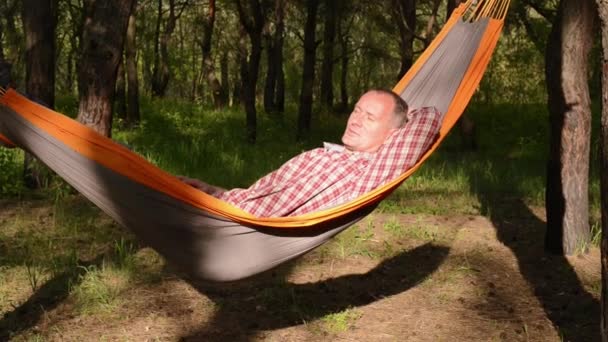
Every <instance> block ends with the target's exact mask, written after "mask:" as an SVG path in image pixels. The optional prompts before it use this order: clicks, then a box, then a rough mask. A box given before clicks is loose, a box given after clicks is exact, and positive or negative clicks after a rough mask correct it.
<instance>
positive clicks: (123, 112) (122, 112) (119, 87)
mask: <svg viewBox="0 0 608 342" xmlns="http://www.w3.org/2000/svg"><path fill="white" fill-rule="evenodd" d="M115 102H116V109H115V112H116V117H117V118H119V119H121V120H123V122H124V121H126V119H127V85H126V80H125V63H124V58H121V59H120V62H119V63H118V71H117V72H116V96H115Z"/></svg>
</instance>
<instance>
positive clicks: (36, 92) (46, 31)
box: [21, 0, 57, 188]
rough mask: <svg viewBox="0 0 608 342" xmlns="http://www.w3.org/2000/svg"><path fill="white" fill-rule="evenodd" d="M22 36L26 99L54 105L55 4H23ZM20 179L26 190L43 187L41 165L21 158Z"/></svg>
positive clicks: (49, 0)
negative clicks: (22, 160)
mask: <svg viewBox="0 0 608 342" xmlns="http://www.w3.org/2000/svg"><path fill="white" fill-rule="evenodd" d="M21 19H22V20H23V28H24V32H25V54H26V57H25V70H26V71H25V89H26V93H27V94H28V96H29V97H30V98H32V99H34V100H35V101H37V102H40V103H42V104H43V105H45V106H47V107H49V108H53V107H54V105H55V28H56V23H57V2H56V1H55V0H45V1H35V0H24V1H23V8H22V12H21ZM23 178H24V181H25V184H26V185H27V186H28V187H30V188H40V187H41V186H44V185H45V183H46V178H47V177H46V176H45V172H44V171H43V169H42V165H41V164H39V163H38V162H37V161H35V159H34V157H33V156H32V155H30V154H29V153H26V154H25V159H24V163H23Z"/></svg>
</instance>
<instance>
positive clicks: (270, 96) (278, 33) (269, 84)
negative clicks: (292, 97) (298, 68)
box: [264, 0, 285, 113]
mask: <svg viewBox="0 0 608 342" xmlns="http://www.w3.org/2000/svg"><path fill="white" fill-rule="evenodd" d="M284 18H285V0H277V1H275V9H274V32H270V29H268V30H267V32H266V33H265V34H264V39H265V41H266V46H267V50H266V56H267V61H268V63H267V72H266V84H265V86H264V110H265V111H266V112H267V113H272V112H283V108H284V104H283V103H281V105H280V108H278V107H279V106H278V105H277V101H278V100H279V97H282V96H283V95H279V94H278V91H279V83H284V79H282V80H279V78H283V77H284V75H283V40H284V35H285V22H284ZM281 91H283V92H284V91H285V90H284V87H283V88H281ZM281 101H283V100H281Z"/></svg>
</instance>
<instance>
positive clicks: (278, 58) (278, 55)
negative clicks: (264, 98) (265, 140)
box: [273, 0, 285, 113]
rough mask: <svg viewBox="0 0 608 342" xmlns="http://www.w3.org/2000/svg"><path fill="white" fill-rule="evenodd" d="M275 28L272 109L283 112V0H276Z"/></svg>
mask: <svg viewBox="0 0 608 342" xmlns="http://www.w3.org/2000/svg"><path fill="white" fill-rule="evenodd" d="M276 4H277V6H280V9H278V8H277V11H276V14H277V16H276V20H277V22H276V26H277V27H276V30H275V32H274V46H273V47H274V50H273V51H274V56H275V58H274V64H275V65H276V71H277V74H276V88H275V91H274V109H275V110H276V111H277V112H278V113H283V112H285V73H284V72H283V45H284V41H285V0H277V2H276Z"/></svg>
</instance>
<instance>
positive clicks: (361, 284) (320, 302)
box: [181, 243, 449, 341]
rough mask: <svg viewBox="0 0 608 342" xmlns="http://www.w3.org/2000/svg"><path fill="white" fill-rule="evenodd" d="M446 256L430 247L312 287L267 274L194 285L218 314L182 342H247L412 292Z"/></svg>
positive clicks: (443, 248)
mask: <svg viewBox="0 0 608 342" xmlns="http://www.w3.org/2000/svg"><path fill="white" fill-rule="evenodd" d="M448 252H449V248H446V247H443V246H436V245H433V244H430V243H428V244H425V245H422V246H420V247H417V248H415V249H413V250H408V251H406V252H403V253H401V254H398V255H396V256H394V257H392V258H390V259H387V260H385V261H384V262H382V263H381V264H379V265H378V266H377V267H376V268H374V269H372V270H371V271H369V272H367V273H365V274H353V275H346V276H341V277H337V278H332V279H328V280H323V281H319V282H314V283H306V284H293V283H289V282H287V281H285V280H284V278H283V277H282V276H281V275H277V274H276V273H275V274H274V275H273V274H272V273H269V274H265V275H262V276H261V277H260V278H256V279H253V280H250V281H247V282H246V283H245V284H236V285H235V286H233V285H232V284H227V285H225V286H224V285H217V286H216V285H213V286H210V285H206V284H192V285H193V286H194V287H195V288H197V289H198V290H199V292H201V293H202V294H204V295H205V296H208V297H209V298H210V299H212V300H213V301H214V302H215V303H216V304H217V306H218V309H217V311H216V312H215V314H214V316H213V318H212V319H210V320H209V321H208V323H207V324H206V325H205V326H203V327H201V328H200V329H199V330H198V331H196V332H194V333H192V334H189V335H187V336H183V337H182V338H181V340H182V341H208V340H219V339H221V340H229V341H248V340H253V339H255V338H256V335H257V334H258V332H260V331H264V330H273V329H279V328H284V327H289V326H294V325H299V324H302V323H305V322H308V321H311V320H314V319H317V318H320V317H323V316H326V315H328V314H331V313H336V312H341V311H343V310H346V309H348V308H353V307H359V306H363V305H367V304H370V303H373V302H375V301H378V300H380V299H382V298H384V297H388V296H392V295H396V294H399V293H402V292H404V291H407V290H408V289H410V288H412V287H414V286H416V285H417V284H419V283H420V282H422V281H423V280H424V279H426V278H427V277H428V276H429V275H430V274H432V273H433V272H434V271H435V270H436V269H437V268H438V267H439V266H440V265H441V263H442V262H443V261H444V260H445V258H446V257H447V256H448ZM422 260H424V262H422ZM279 273H280V272H279ZM273 277H274V278H278V279H280V280H276V281H273V279H272V278H273Z"/></svg>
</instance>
